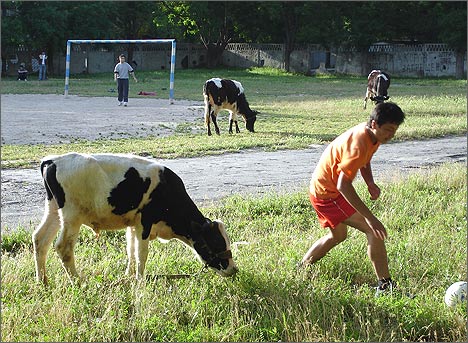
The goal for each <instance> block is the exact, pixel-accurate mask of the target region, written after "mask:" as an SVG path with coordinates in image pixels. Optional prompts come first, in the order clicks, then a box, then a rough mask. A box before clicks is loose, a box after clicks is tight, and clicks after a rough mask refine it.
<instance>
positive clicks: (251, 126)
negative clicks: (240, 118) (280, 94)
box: [245, 111, 258, 132]
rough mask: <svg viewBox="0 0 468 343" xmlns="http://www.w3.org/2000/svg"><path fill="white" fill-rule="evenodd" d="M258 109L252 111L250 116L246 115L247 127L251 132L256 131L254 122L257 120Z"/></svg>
mask: <svg viewBox="0 0 468 343" xmlns="http://www.w3.org/2000/svg"><path fill="white" fill-rule="evenodd" d="M257 114H258V111H251V113H250V116H245V128H246V129H247V130H249V131H250V132H255V131H254V124H255V121H256V120H257Z"/></svg>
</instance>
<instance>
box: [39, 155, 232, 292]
mask: <svg viewBox="0 0 468 343" xmlns="http://www.w3.org/2000/svg"><path fill="white" fill-rule="evenodd" d="M41 173H42V177H43V180H44V185H45V189H46V193H47V195H46V201H45V213H44V217H43V218H42V221H41V223H40V224H39V226H38V227H37V229H36V230H35V231H34V233H33V235H32V240H33V245H34V258H35V264H36V278H37V280H38V281H43V282H44V283H47V277H46V270H45V263H46V257H47V252H48V250H49V248H50V246H51V243H52V241H53V240H54V238H55V236H56V235H57V232H58V231H59V229H60V235H59V237H58V239H57V241H56V243H55V248H56V250H57V253H58V255H59V256H60V258H61V260H62V264H63V266H64V268H65V270H66V271H67V274H68V276H69V277H70V279H72V277H76V276H77V275H78V273H77V271H76V267H75V255H74V246H75V243H76V241H77V238H78V236H79V231H80V226H81V225H82V224H84V225H86V226H89V227H90V228H92V229H93V230H94V232H95V233H96V235H99V232H100V230H117V229H123V228H125V227H126V228H127V234H126V237H127V254H128V264H127V271H126V273H127V274H133V273H134V271H135V264H136V278H137V279H139V278H141V277H142V276H143V273H144V269H145V263H146V259H147V256H148V243H149V241H150V240H152V239H155V238H158V239H160V240H162V241H163V242H164V241H168V240H171V239H174V238H175V239H178V240H180V241H182V242H183V243H185V244H186V245H187V246H189V247H190V248H192V249H193V250H194V251H195V253H196V254H197V255H198V257H199V259H200V260H201V261H202V262H203V263H205V265H206V266H208V267H211V268H212V269H213V270H214V271H216V272H217V273H218V274H220V275H222V276H232V275H234V274H235V273H236V272H237V267H236V265H235V263H234V261H233V259H232V254H231V248H230V242H229V238H228V236H227V233H226V230H225V227H224V224H223V223H222V222H221V221H211V220H209V219H208V218H205V217H204V216H203V214H202V213H201V212H200V211H199V210H198V208H197V206H196V205H195V203H194V202H193V201H192V199H191V198H190V197H189V195H188V194H187V191H186V189H185V186H184V183H183V182H182V180H181V179H180V177H179V176H177V175H176V174H175V173H174V172H173V171H172V170H170V169H169V168H167V167H164V166H162V165H160V164H158V163H156V162H154V161H153V160H150V159H147V158H142V157H139V156H133V155H124V154H94V155H87V154H78V153H68V154H64V155H59V156H47V157H45V158H44V159H43V160H42V161H41Z"/></svg>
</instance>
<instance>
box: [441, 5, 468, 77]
mask: <svg viewBox="0 0 468 343" xmlns="http://www.w3.org/2000/svg"><path fill="white" fill-rule="evenodd" d="M434 12H435V13H436V15H437V24H438V25H437V38H438V39H439V40H440V41H442V42H444V43H447V44H448V45H449V46H451V47H452V48H454V49H455V55H456V64H457V67H456V71H455V74H456V78H457V79H463V78H464V71H463V66H464V57H465V55H466V41H467V33H466V31H467V14H466V12H467V3H466V2H465V1H463V2H457V1H452V2H440V3H437V4H436V6H434ZM441 13H442V14H443V15H440V14H441Z"/></svg>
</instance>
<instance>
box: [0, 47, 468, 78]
mask: <svg viewBox="0 0 468 343" xmlns="http://www.w3.org/2000/svg"><path fill="white" fill-rule="evenodd" d="M133 48H134V52H133V61H135V62H136V70H162V69H166V70H168V69H170V62H171V45H170V44H138V45H135V46H134V47H133ZM127 49H128V46H127V45H123V46H118V45H115V44H100V45H89V44H81V45H79V44H72V49H71V59H70V73H71V74H80V73H104V72H106V73H107V72H108V73H112V72H113V68H114V66H115V64H116V63H117V61H118V55H119V54H121V53H124V54H126V55H127V56H128V51H127ZM327 54H328V57H329V58H328V65H326V67H327V68H328V69H329V70H330V69H332V70H334V71H336V72H339V73H343V74H350V75H360V76H367V74H368V73H369V71H370V70H372V69H384V70H386V71H387V72H389V73H390V74H391V75H395V76H416V77H424V76H431V77H432V76H433V77H443V76H455V67H456V57H455V52H454V50H453V49H450V48H448V47H447V46H446V45H444V44H418V45H403V44H399V45H398V44H397V45H395V44H393V45H391V44H375V45H373V46H371V47H370V48H369V50H368V51H367V52H356V51H352V50H341V49H340V50H338V51H337V52H327V51H325V50H324V49H322V48H321V47H320V46H319V45H316V44H307V45H303V46H298V47H297V48H296V50H294V51H293V52H292V53H291V56H290V71H293V72H298V73H304V74H313V73H314V71H315V70H316V69H318V68H319V66H320V65H322V67H323V66H324V65H325V62H326V57H327ZM36 55H38V54H36V52H30V51H28V49H27V48H25V47H22V48H21V49H18V50H17V51H15V52H14V53H12V54H6V56H8V57H7V59H6V60H5V61H2V62H3V63H6V64H7V66H8V71H7V74H8V75H16V71H17V69H18V67H19V63H21V62H24V63H26V68H27V69H28V70H29V71H32V70H33V68H32V63H31V60H32V58H34V57H35V56H36ZM35 58H37V57H35ZM205 61H206V50H205V48H204V47H203V45H201V44H190V43H177V52H176V70H177V69H186V68H197V67H204V66H205ZM128 62H132V61H128ZM222 63H223V64H224V65H225V66H227V67H239V68H248V67H253V66H259V67H262V66H268V67H273V68H280V69H283V68H284V65H285V63H284V45H283V44H247V43H232V44H228V46H227V48H226V50H225V51H224V53H223V56H222ZM321 69H323V68H321ZM464 71H465V74H466V54H465V60H464ZM50 72H52V73H53V74H55V75H61V74H63V75H65V55H64V54H63V55H62V56H60V55H57V56H55V58H54V66H53V70H50Z"/></svg>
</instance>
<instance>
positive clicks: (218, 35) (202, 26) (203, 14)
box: [154, 1, 235, 67]
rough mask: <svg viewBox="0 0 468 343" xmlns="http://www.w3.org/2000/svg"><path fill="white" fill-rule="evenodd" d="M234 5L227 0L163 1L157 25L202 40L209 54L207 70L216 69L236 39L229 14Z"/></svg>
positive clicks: (188, 38) (189, 37)
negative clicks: (229, 45) (218, 0)
mask: <svg viewBox="0 0 468 343" xmlns="http://www.w3.org/2000/svg"><path fill="white" fill-rule="evenodd" d="M234 5H235V4H234V3H231V2H227V1H224V2H198V1H194V2H178V1H169V2H160V3H159V10H160V12H159V16H157V17H156V18H155V19H154V22H155V24H156V25H157V26H158V27H161V26H162V25H163V24H169V25H171V27H172V28H174V29H175V30H174V31H173V32H175V34H177V35H178V36H179V37H180V36H182V37H183V38H185V39H187V40H189V41H193V40H194V38H195V37H198V38H199V39H200V41H201V42H202V43H203V45H204V46H205V48H206V51H207V61H206V65H207V67H216V66H218V65H219V64H220V62H221V56H222V53H223V51H224V49H225V48H226V45H227V44H228V43H229V42H230V41H231V39H232V38H233V36H234V30H233V21H232V18H231V16H230V15H229V14H230V11H229V10H230V8H231V7H233V6H234ZM161 16H163V18H161ZM164 17H165V18H164Z"/></svg>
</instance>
